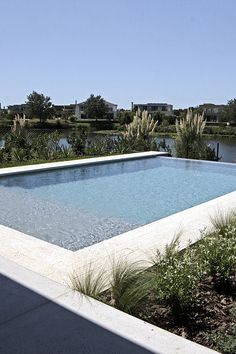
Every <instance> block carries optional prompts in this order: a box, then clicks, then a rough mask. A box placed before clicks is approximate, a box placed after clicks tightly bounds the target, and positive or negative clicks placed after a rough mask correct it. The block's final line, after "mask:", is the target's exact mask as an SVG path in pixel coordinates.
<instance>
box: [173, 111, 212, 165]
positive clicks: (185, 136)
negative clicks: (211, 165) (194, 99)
mask: <svg viewBox="0 0 236 354" xmlns="http://www.w3.org/2000/svg"><path fill="white" fill-rule="evenodd" d="M175 126H176V133H177V136H176V140H175V147H176V156H177V157H183V158H190V159H202V160H217V157H216V155H215V150H214V149H212V148H211V147H210V146H209V145H207V144H206V142H205V141H204V138H203V131H204V128H205V126H206V120H204V115H203V114H198V113H195V114H194V113H193V111H192V110H191V109H189V110H188V112H187V114H186V116H185V117H184V118H181V119H180V120H179V121H178V120H176V123H175Z"/></svg>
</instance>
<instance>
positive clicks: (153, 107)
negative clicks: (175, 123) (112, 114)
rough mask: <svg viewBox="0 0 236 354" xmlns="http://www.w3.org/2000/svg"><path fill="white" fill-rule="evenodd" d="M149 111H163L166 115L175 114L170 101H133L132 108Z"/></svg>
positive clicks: (133, 109)
mask: <svg viewBox="0 0 236 354" xmlns="http://www.w3.org/2000/svg"><path fill="white" fill-rule="evenodd" d="M137 109H140V110H141V111H148V113H156V112H162V113H163V114H165V115H166V116H173V115H174V113H173V105H171V104H168V103H133V102H132V103H131V110H132V111H136V110H137Z"/></svg>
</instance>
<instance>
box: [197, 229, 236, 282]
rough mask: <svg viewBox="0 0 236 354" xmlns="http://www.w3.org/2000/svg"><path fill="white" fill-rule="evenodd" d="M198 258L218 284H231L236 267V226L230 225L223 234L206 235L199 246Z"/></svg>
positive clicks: (217, 232) (216, 232)
mask: <svg viewBox="0 0 236 354" xmlns="http://www.w3.org/2000/svg"><path fill="white" fill-rule="evenodd" d="M197 257H198V261H199V263H201V264H202V266H203V267H204V269H205V271H206V272H207V274H208V275H210V276H212V277H213V279H214V282H215V283H216V284H219V285H224V284H226V283H227V284H230V277H231V275H232V274H233V272H235V266H236V225H228V226H227V227H226V228H225V229H224V233H223V234H222V233H220V232H219V231H215V232H212V233H210V234H207V235H205V236H204V237H203V238H202V239H201V241H200V242H199V244H198V247H197Z"/></svg>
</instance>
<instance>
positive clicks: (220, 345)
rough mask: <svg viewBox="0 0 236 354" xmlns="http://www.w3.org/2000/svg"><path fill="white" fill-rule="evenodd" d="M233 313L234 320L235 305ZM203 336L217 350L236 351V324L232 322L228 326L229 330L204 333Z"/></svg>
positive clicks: (224, 353) (223, 352) (235, 317)
mask: <svg viewBox="0 0 236 354" xmlns="http://www.w3.org/2000/svg"><path fill="white" fill-rule="evenodd" d="M231 315H232V317H233V318H234V320H236V308H235V307H234V308H233V309H232V310H231ZM203 336H204V338H205V339H206V341H207V343H209V344H210V345H211V346H212V347H213V349H214V350H217V351H219V352H220V353H222V354H233V353H236V324H231V325H230V326H229V328H227V332H226V331H224V332H222V330H217V331H213V332H207V333H204V334H203Z"/></svg>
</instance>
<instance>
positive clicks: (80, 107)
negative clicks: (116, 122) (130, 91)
mask: <svg viewBox="0 0 236 354" xmlns="http://www.w3.org/2000/svg"><path fill="white" fill-rule="evenodd" d="M105 104H106V106H107V108H108V114H109V116H110V117H111V119H116V118H117V104H114V103H111V102H107V101H105ZM84 105H85V102H81V103H76V104H75V116H76V117H77V118H78V119H86V114H85V112H84Z"/></svg>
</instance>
